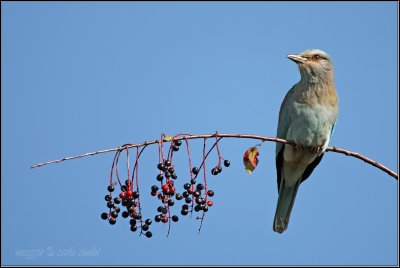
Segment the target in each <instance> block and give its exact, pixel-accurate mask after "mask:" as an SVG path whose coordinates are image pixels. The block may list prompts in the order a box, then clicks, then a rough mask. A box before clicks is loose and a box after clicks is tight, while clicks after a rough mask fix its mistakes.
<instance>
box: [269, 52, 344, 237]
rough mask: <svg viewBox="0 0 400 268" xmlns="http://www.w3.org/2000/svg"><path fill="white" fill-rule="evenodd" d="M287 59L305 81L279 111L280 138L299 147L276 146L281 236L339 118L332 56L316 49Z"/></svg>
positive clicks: (276, 223) (278, 229)
mask: <svg viewBox="0 0 400 268" xmlns="http://www.w3.org/2000/svg"><path fill="white" fill-rule="evenodd" d="M287 57H288V58H289V59H291V60H292V61H294V62H295V63H296V64H297V65H298V67H299V70H300V74H301V79H300V82H298V83H297V84H295V85H294V86H293V87H292V88H291V89H290V90H289V92H288V93H287V94H286V96H285V99H284V100H283V102H282V105H281V109H280V111H279V123H278V130H277V137H278V138H282V139H286V140H289V141H292V142H294V143H295V145H289V144H282V143H277V144H276V152H275V153H276V171H277V180H278V191H279V198H278V204H277V207H276V213H275V219H274V224H273V229H274V231H275V232H278V233H282V232H284V231H285V230H286V229H287V227H288V223H289V218H290V213H291V211H292V208H293V204H294V201H295V198H296V193H297V190H298V189H299V186H300V184H301V183H302V182H303V181H305V180H306V179H307V178H308V177H309V176H310V175H311V173H312V172H313V170H314V168H315V167H316V166H317V165H318V164H319V162H320V161H321V159H322V156H323V155H324V152H325V149H326V147H327V146H328V143H329V140H330V138H331V136H332V133H333V128H334V126H335V122H336V118H337V116H338V96H337V94H336V90H335V85H334V81H333V80H334V74H333V63H332V60H331V58H330V56H329V55H328V54H326V53H325V52H323V51H321V50H318V49H312V50H306V51H304V52H302V53H300V54H299V55H293V54H291V55H288V56H287Z"/></svg>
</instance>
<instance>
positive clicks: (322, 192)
mask: <svg viewBox="0 0 400 268" xmlns="http://www.w3.org/2000/svg"><path fill="white" fill-rule="evenodd" d="M397 8H398V4H397V3H396V2H374V3H370V2H369V3H339V2H331V3H311V2H308V3H292V2H283V3H277V2H275V3H268V2H217V3H212V2H203V3H200V2H185V3H177V2H173V3H168V2H167V3H161V2H150V3H144V2H141V3H135V2H116V3H112V2H100V3H91V2H90V3H89V2H81V3H65V2H59V3H44V2H41V3H39V2H37V3H28V2H21V3H17V2H2V3H1V37H2V38H1V40H2V41H1V42H2V44H1V46H2V49H1V57H2V59H1V67H2V69H1V70H2V73H1V77H2V79H1V80H2V90H1V97H2V98H1V129H2V131H1V132H2V140H1V145H2V149H1V154H2V158H1V159H2V160H1V166H2V169H1V186H2V188H1V194H2V197H1V198H2V199H1V200H2V205H1V216H2V230H1V234H2V238H1V239H2V240H1V241H2V260H1V262H2V264H8V265H11V264H19V265H27V264H33V265H39V264H59V265H60V264H98V265H99V264H101V265H106V264H118V265H123V264H131V265H146V264H148V265H150V264H153V265H163V264H166V265H172V264H176V265H179V264H191V265H196V264H199V265H201V264H203V265H204V264H219V265H236V264H242V265H245V264H251V265H261V264H264V265H306V264H308V265H342V264H343V265H344V264H348V265H372V264H375V265H396V264H398V255H397V251H398V204H397V200H398V183H397V181H395V180H394V179H393V178H391V177H389V176H388V175H387V174H385V173H383V172H382V171H380V170H378V169H376V168H373V167H372V166H369V165H367V164H365V163H363V162H362V161H359V160H356V159H354V158H349V157H346V156H344V155H339V154H335V153H327V154H326V156H325V157H324V159H323V161H322V162H321V164H320V165H319V166H318V167H317V168H316V170H315V171H314V173H313V174H312V176H311V178H310V179H309V180H308V181H307V182H305V183H304V184H302V186H301V187H300V191H299V193H298V196H297V199H296V204H295V207H294V210H293V213H292V216H291V221H290V225H289V228H288V231H287V232H285V233H284V234H283V235H279V234H277V233H275V232H273V231H272V222H273V217H274V213H275V208H276V202H277V186H276V174H275V159H274V150H275V144H274V143H264V145H263V147H262V148H261V149H260V157H259V159H260V163H259V166H258V168H257V169H256V170H255V172H254V173H253V174H252V175H251V176H249V175H247V173H246V172H245V170H244V168H243V164H242V155H243V153H244V151H245V150H246V149H247V148H248V147H250V146H252V145H254V144H255V143H256V142H255V141H251V140H234V139H225V140H222V141H221V145H220V146H221V152H222V155H223V157H224V158H227V159H229V160H230V161H231V163H232V164H231V167H230V168H228V169H227V168H225V169H224V170H223V172H222V173H221V174H220V175H219V176H216V177H214V176H209V179H208V184H209V187H211V188H213V189H214V191H215V193H216V194H215V197H214V198H213V200H214V206H213V207H212V208H211V209H210V210H209V212H208V214H207V217H206V219H205V221H204V224H203V229H202V232H201V233H200V234H198V232H197V230H198V227H199V222H198V221H196V220H194V219H189V218H188V217H186V218H183V217H180V218H181V219H180V221H179V222H178V223H176V224H174V225H173V226H172V230H171V234H170V236H169V237H168V238H167V237H166V234H167V228H165V226H163V225H162V224H155V223H153V225H152V227H151V230H152V232H153V237H152V238H151V239H147V238H146V237H143V236H142V237H139V236H138V234H137V233H131V232H130V230H129V223H128V222H127V221H126V220H122V218H121V216H120V217H119V218H118V222H117V224H116V225H115V226H111V225H109V224H108V223H107V222H105V221H102V220H101V219H100V214H101V212H103V211H105V201H104V195H105V194H106V187H107V185H108V179H109V171H110V167H111V163H112V158H113V154H112V153H110V154H102V155H97V156H92V157H87V158H82V159H78V160H73V161H67V162H64V163H60V164H54V165H49V166H46V167H42V168H39V169H34V170H31V169H30V166H31V165H33V164H35V163H39V162H44V161H47V160H52V159H57V158H62V157H66V156H72V155H76V154H80V153H85V152H90V151H96V150H100V149H107V148H113V147H116V146H119V145H122V144H124V143H136V142H142V141H145V140H153V139H157V138H158V137H159V136H160V134H161V133H162V132H165V133H166V134H169V135H174V134H177V133H181V132H188V133H193V134H201V133H213V132H215V131H216V130H218V131H219V132H220V133H254V134H259V135H265V136H272V137H273V136H275V134H276V133H275V132H276V126H277V118H278V110H279V106H280V104H281V102H282V100H283V97H284V96H285V94H286V92H287V90H288V89H290V87H291V86H292V85H293V84H294V83H296V82H297V81H298V80H299V72H298V69H297V67H296V65H295V64H294V63H293V62H291V61H290V60H288V59H287V58H286V55H287V54H289V53H299V52H301V51H303V50H306V49H309V48H319V49H322V50H324V51H326V52H327V53H329V54H330V55H331V57H332V58H333V61H334V64H335V73H336V79H335V82H336V87H337V90H338V94H339V97H340V108H339V110H340V112H339V113H340V114H339V119H338V122H337V125H336V129H335V133H334V136H333V139H332V140H331V145H335V146H338V147H342V148H347V149H349V150H353V151H356V152H360V153H362V154H365V155H366V156H369V157H371V158H373V159H375V160H377V161H380V162H381V163H383V164H385V165H387V166H388V167H389V168H392V169H393V170H395V171H396V172H398V166H397V165H398V151H397V148H398V140H397V138H398V130H397V129H398V116H397V108H398V103H397V98H398V84H397V73H398V67H397V62H398V52H397V48H398V42H397V40H398V36H397V34H398V29H397V16H398V14H397ZM191 144H192V154H193V157H194V161H195V163H198V162H199V161H200V157H201V141H197V142H192V143H191ZM185 154H186V153H185V152H184V151H179V152H178V153H177V154H176V166H177V167H178V169H179V170H178V174H181V175H180V178H179V179H178V181H177V183H178V184H183V183H184V181H185V180H184V179H183V178H185V177H187V176H188V172H187V159H186V157H185ZM215 160H216V158H215V155H213V156H212V157H211V158H210V162H209V163H208V166H209V167H210V166H212V165H214V163H215ZM157 162H158V159H157V148H156V146H153V147H150V148H148V149H146V151H145V153H144V155H143V159H142V161H141V162H140V174H139V176H140V185H141V189H143V190H142V192H143V194H142V195H143V198H142V202H143V208H144V211H143V214H144V217H146V218H147V217H151V218H153V217H154V215H155V213H156V207H157V204H158V203H156V202H155V201H154V199H153V198H150V195H149V188H150V186H151V185H152V184H154V183H155V182H156V180H155V175H156V174H157V170H156V164H157ZM178 188H179V189H182V186H179V187H178ZM175 211H176V212H177V213H179V210H178V208H175ZM68 250H70V253H71V255H72V256H57V254H58V253H60V254H61V253H68ZM85 250H94V256H79V253H81V252H83V251H85ZM41 252H42V253H41ZM35 253H36V254H38V255H35ZM50 253H54V255H53V256H49V254H50Z"/></svg>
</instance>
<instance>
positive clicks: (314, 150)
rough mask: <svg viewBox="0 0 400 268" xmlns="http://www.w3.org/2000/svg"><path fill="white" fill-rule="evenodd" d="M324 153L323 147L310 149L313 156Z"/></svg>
mask: <svg viewBox="0 0 400 268" xmlns="http://www.w3.org/2000/svg"><path fill="white" fill-rule="evenodd" d="M321 151H322V146H316V147H310V152H311V153H313V154H316V153H319V152H321Z"/></svg>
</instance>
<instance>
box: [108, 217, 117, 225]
mask: <svg viewBox="0 0 400 268" xmlns="http://www.w3.org/2000/svg"><path fill="white" fill-rule="evenodd" d="M108 222H109V223H110V224H111V225H114V224H115V223H116V222H117V220H116V219H115V218H110V219H109V220H108Z"/></svg>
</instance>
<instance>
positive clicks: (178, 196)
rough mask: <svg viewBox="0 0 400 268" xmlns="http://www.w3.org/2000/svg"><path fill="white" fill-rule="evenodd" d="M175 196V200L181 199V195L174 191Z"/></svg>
mask: <svg viewBox="0 0 400 268" xmlns="http://www.w3.org/2000/svg"><path fill="white" fill-rule="evenodd" d="M175 198H176V200H181V199H182V198H183V196H182V195H181V194H180V193H176V195H175Z"/></svg>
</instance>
